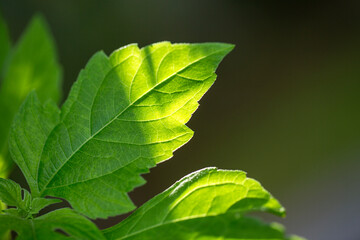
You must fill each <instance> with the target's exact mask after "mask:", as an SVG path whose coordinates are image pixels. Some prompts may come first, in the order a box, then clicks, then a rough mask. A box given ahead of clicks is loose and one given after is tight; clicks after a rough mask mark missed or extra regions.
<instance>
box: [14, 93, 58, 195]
mask: <svg viewBox="0 0 360 240" xmlns="http://www.w3.org/2000/svg"><path fill="white" fill-rule="evenodd" d="M59 114H60V111H59V109H58V108H57V106H56V105H55V104H54V103H52V102H51V101H49V102H47V103H45V104H44V105H42V104H41V103H40V100H39V99H38V97H37V94H36V93H35V92H34V91H33V92H31V93H30V94H29V96H28V97H27V98H26V99H25V101H24V103H23V104H22V106H21V107H20V110H19V112H18V113H17V114H16V116H15V119H14V122H13V125H12V127H11V130H10V137H9V150H10V153H11V156H12V159H14V161H15V162H16V164H17V165H18V166H19V168H20V169H21V171H22V172H23V174H24V176H25V178H26V180H27V182H28V184H29V186H30V189H31V192H32V194H33V196H37V195H38V191H39V190H38V185H37V180H36V178H37V168H38V165H39V162H40V156H41V151H42V148H43V146H44V144H45V141H46V139H47V137H48V135H49V133H50V132H51V130H52V129H53V128H54V127H55V125H56V124H57V123H58V122H59V118H60V117H59Z"/></svg>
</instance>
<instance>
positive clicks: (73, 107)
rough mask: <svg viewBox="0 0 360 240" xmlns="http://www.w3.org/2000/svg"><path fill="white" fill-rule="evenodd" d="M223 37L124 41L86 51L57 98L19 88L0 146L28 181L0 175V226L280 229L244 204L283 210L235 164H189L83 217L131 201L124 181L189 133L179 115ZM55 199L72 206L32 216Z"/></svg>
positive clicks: (207, 74)
mask: <svg viewBox="0 0 360 240" xmlns="http://www.w3.org/2000/svg"><path fill="white" fill-rule="evenodd" d="M232 49H233V45H230V44H224V43H203V44H171V43H169V42H160V43H156V44H153V45H150V46H147V47H144V48H141V49H139V48H138V46H137V45H136V44H131V45H128V46H125V47H123V48H120V49H118V50H116V51H115V52H113V53H112V54H111V55H110V56H109V57H108V56H107V55H106V54H105V53H103V52H98V53H96V54H95V55H94V56H93V57H92V58H91V59H90V60H89V62H88V64H87V65H86V67H85V68H84V69H83V70H82V71H81V72H80V74H79V77H78V79H77V81H76V82H75V84H74V86H73V87H72V89H71V92H70V94H69V97H68V99H67V100H66V101H65V103H64V104H63V106H62V107H61V110H59V109H58V108H57V106H56V104H54V103H53V102H51V101H49V102H46V103H45V104H43V103H41V101H40V100H39V98H38V96H37V94H36V92H32V93H30V95H29V96H28V97H27V98H26V100H25V102H24V103H23V104H22V106H21V108H20V111H19V112H18V114H17V115H16V117H15V120H14V123H13V125H12V128H11V133H10V139H9V147H10V152H11V155H12V157H13V159H14V161H15V162H16V164H17V165H18V166H19V168H20V169H21V171H22V172H23V174H24V176H25V178H26V180H27V182H28V184H29V186H30V191H31V193H30V192H28V191H27V190H25V189H22V188H21V187H20V186H19V185H18V184H17V183H15V182H13V181H11V180H5V179H2V180H1V182H0V199H1V200H2V201H4V202H5V203H6V204H7V205H9V206H13V207H14V208H11V209H8V210H5V211H3V213H2V214H1V215H0V221H1V223H2V224H0V232H6V231H15V232H16V233H17V234H18V238H19V239H67V238H70V237H71V238H73V239H129V240H130V239H244V240H245V239H278V240H281V239H290V238H288V237H286V235H285V233H284V230H283V228H282V227H280V226H279V225H278V224H265V223H262V222H261V221H259V220H256V219H254V218H251V217H248V216H246V214H247V213H249V212H253V211H263V212H269V213H273V214H275V215H279V216H284V215H285V210H284V208H283V207H282V206H281V205H280V203H279V202H278V201H277V200H276V199H275V198H273V197H272V196H271V194H270V193H269V192H267V191H266V190H265V189H264V188H263V187H262V186H261V185H260V184H259V183H258V182H257V181H255V180H253V179H250V178H247V177H246V175H245V173H244V172H242V171H231V170H218V169H216V168H205V169H202V170H199V171H197V172H194V173H191V174H190V175H188V176H186V177H184V178H183V179H181V180H179V181H178V182H176V183H175V184H174V185H173V186H171V187H170V188H169V189H167V190H166V191H164V192H163V193H161V194H159V195H158V196H156V197H155V198H153V199H152V200H150V201H149V202H147V203H146V204H144V205H143V206H142V207H140V208H138V209H137V210H135V211H134V212H133V214H131V215H130V216H129V217H128V218H127V219H126V220H124V221H122V222H121V223H119V224H117V225H115V226H113V227H111V228H109V229H105V230H103V231H100V230H99V229H97V228H96V226H95V225H94V224H93V223H92V222H91V221H90V220H89V219H88V218H90V219H96V218H107V217H110V216H115V215H119V214H124V213H128V212H130V211H132V210H134V209H135V206H134V204H133V203H132V201H131V200H130V198H129V196H128V192H130V191H132V190H133V189H134V188H135V187H138V186H140V185H142V184H144V183H145V181H144V179H143V178H142V177H141V174H143V173H146V172H148V171H149V168H151V167H154V166H155V165H156V164H158V163H161V162H163V161H165V160H167V159H169V158H170V157H171V156H172V154H173V151H175V150H176V149H177V148H179V147H181V146H182V145H183V144H185V143H186V142H188V141H189V140H190V138H191V137H192V135H193V132H192V130H190V129H189V128H188V127H187V126H186V125H185V124H186V123H187V122H188V121H189V119H190V117H191V115H192V114H193V112H194V111H195V110H196V109H197V107H198V101H199V100H200V98H201V97H202V96H203V94H204V93H205V92H206V91H207V90H208V89H209V88H210V87H211V85H212V84H213V83H214V81H215V78H216V74H215V70H216V68H217V66H218V64H219V63H220V61H221V60H222V59H223V58H224V57H225V55H227V54H228V53H229V52H230V51H231V50H232ZM49 197H53V198H49ZM54 197H55V199H54ZM59 199H61V200H60V201H62V200H66V201H68V202H69V203H70V205H71V206H72V208H73V209H69V208H63V209H59V210H56V211H53V212H50V213H47V214H45V215H42V216H40V217H37V214H38V212H39V211H40V210H41V209H43V208H44V207H46V206H49V205H50V204H53V203H56V202H58V201H59ZM291 239H296V237H291Z"/></svg>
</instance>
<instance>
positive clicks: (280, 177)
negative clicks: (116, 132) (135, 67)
mask: <svg viewBox="0 0 360 240" xmlns="http://www.w3.org/2000/svg"><path fill="white" fill-rule="evenodd" d="M0 9H1V12H2V14H3V15H4V18H5V20H6V21H7V23H8V27H9V30H10V34H11V36H12V39H13V40H16V39H18V37H19V36H20V34H21V32H22V31H23V30H24V28H25V26H26V24H27V23H28V22H29V20H30V18H31V17H32V15H33V14H34V13H37V12H40V13H42V14H43V15H44V16H45V18H46V19H47V20H48V22H49V25H50V28H51V30H52V33H53V35H54V38H55V41H56V44H57V46H58V52H59V58H60V63H61V64H62V66H63V71H64V80H65V83H64V93H65V94H66V95H67V93H68V91H69V89H70V86H71V85H72V83H73V82H74V81H75V80H76V77H77V74H78V73H79V71H80V69H81V68H82V67H84V66H85V64H86V62H87V60H88V59H89V58H90V56H91V55H92V54H93V53H95V52H96V51H98V50H104V51H105V52H106V53H108V54H109V53H111V52H112V51H113V50H115V49H117V48H119V47H120V46H123V45H126V44H129V43H133V42H137V43H139V45H140V46H145V45H147V44H150V43H153V42H157V41H162V40H169V41H171V42H207V41H220V42H228V43H234V44H236V48H235V50H234V51H233V52H232V53H231V54H230V55H229V56H228V57H227V58H226V59H225V60H224V61H223V62H222V63H221V65H220V67H219V69H218V71H217V73H218V76H219V77H218V80H217V82H216V83H215V85H214V86H213V87H212V89H211V90H210V92H209V93H208V94H207V95H205V97H204V98H203V99H202V100H201V102H200V104H201V105H200V108H199V109H198V111H197V112H196V113H195V114H194V116H193V118H192V120H191V121H190V123H189V126H190V127H191V128H192V129H193V130H194V131H195V136H194V138H193V139H192V140H191V141H190V142H189V143H188V144H187V145H185V146H184V147H183V148H181V149H180V150H178V151H177V152H176V153H175V155H174V157H173V158H172V159H171V160H169V161H167V162H165V163H162V164H161V165H159V166H158V167H156V168H154V169H152V170H151V172H150V173H149V174H147V175H145V178H146V179H147V180H148V183H147V184H146V185H144V186H143V187H141V188H138V189H136V190H135V191H134V192H133V193H131V196H132V198H133V199H134V201H135V202H136V204H137V205H140V204H142V203H144V202H145V201H146V200H148V199H150V198H151V197H152V196H154V195H156V194H157V193H159V192H161V191H163V190H164V189H165V188H167V187H168V186H170V185H171V184H172V183H173V182H175V181H176V180H178V179H179V178H181V177H182V176H184V175H186V174H188V173H190V172H191V171H194V170H197V169H199V168H202V167H206V166H217V167H219V168H227V169H242V170H244V171H247V172H248V175H249V176H250V177H253V178H255V179H257V180H259V181H261V182H262V183H263V185H264V186H265V187H266V188H267V189H268V190H269V191H270V192H272V193H273V194H274V196H275V197H277V198H279V199H280V201H281V202H282V203H283V204H284V205H285V207H286V208H287V210H288V217H287V218H286V219H284V220H280V221H281V222H283V223H284V224H285V226H286V227H287V229H288V232H290V233H296V234H299V235H302V236H304V237H307V238H309V239H314V240H315V239H317V240H339V239H341V240H358V239H360V228H359V226H360V205H359V202H360V174H359V171H360V161H359V157H360V44H359V42H360V14H359V12H360V2H359V1H337V2H331V1H328V2H326V3H321V2H317V3H315V2H311V1H289V2H286V1H265V0H264V1H239V0H232V1H231V0H218V1H215V0H207V1H205V0H198V1H194V0H192V1H190V0H183V1H165V0H153V1H146V0H143V1H139V0H131V1H130V0H129V1H121V0H87V1H85V0H77V1H74V0H62V1H51V0H42V1H40V0H37V1H36V0H32V1H30V0H0ZM66 95H65V96H66ZM0 117H1V116H0ZM11 177H12V178H13V179H17V180H19V179H21V173H20V172H19V171H18V170H16V171H14V172H13V174H12V175H11ZM119 219H121V217H120V218H113V219H109V220H104V221H98V224H99V225H100V226H101V227H105V226H110V225H112V224H113V223H114V222H116V221H118V220H119ZM271 220H278V219H272V218H271Z"/></svg>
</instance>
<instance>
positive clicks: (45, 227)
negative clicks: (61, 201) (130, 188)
mask: <svg viewBox="0 0 360 240" xmlns="http://www.w3.org/2000/svg"><path fill="white" fill-rule="evenodd" d="M0 222H1V224H0V233H5V232H7V231H15V232H16V233H17V235H18V239H22V240H25V239H26V240H27V239H29V240H31V239H38V240H48V239H55V240H56V239H69V238H71V239H87V240H92V239H93V240H103V239H105V238H104V236H103V235H102V233H101V231H100V230H99V229H98V228H97V227H96V225H95V224H93V223H92V222H91V221H89V220H88V219H86V218H85V217H83V216H81V215H79V214H76V213H75V212H74V211H72V210H71V209H68V208H63V209H60V210H56V211H53V212H50V213H48V214H46V215H43V216H41V217H38V218H35V219H23V218H19V217H16V216H13V215H0Z"/></svg>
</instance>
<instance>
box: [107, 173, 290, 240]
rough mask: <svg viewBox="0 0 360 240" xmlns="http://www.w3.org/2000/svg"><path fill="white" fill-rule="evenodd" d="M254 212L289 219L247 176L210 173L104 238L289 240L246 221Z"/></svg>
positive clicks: (189, 179)
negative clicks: (246, 215)
mask: <svg viewBox="0 0 360 240" xmlns="http://www.w3.org/2000/svg"><path fill="white" fill-rule="evenodd" d="M269 203H270V204H269ZM249 211H265V212H271V213H277V214H278V215H280V216H283V215H284V213H285V210H284V209H283V207H282V206H281V205H280V204H279V202H278V201H277V200H276V199H274V198H273V197H272V196H271V195H270V193H269V192H267V191H266V190H265V189H264V188H263V187H262V186H261V185H260V184H259V183H258V182H257V181H255V180H253V179H249V178H246V175H245V173H244V172H242V171H229V170H217V169H216V168H205V169H202V170H199V171H197V172H194V173H192V174H189V175H188V176H186V177H184V178H182V179H181V180H179V181H178V182H176V183H175V184H174V185H173V186H171V187H170V188H168V189H167V190H165V191H164V192H163V193H161V194H159V195H157V196H156V197H154V198H153V199H151V200H150V201H148V202H147V203H145V204H144V205H143V206H141V207H140V208H138V209H137V210H136V211H135V212H134V213H133V214H132V215H130V216H129V217H128V218H127V219H125V220H124V221H123V222H121V223H119V224H118V225H116V226H114V227H111V228H109V229H106V230H104V234H105V236H106V237H107V238H108V239H127V240H136V239H148V240H152V239H179V240H182V239H184V240H185V239H219V238H221V239H239V240H240V239H250V238H251V239H284V240H285V239H287V238H286V237H285V234H284V231H283V229H281V228H279V227H277V226H274V225H268V224H264V223H261V222H259V221H257V220H253V219H251V218H248V217H244V214H245V213H247V212H249Z"/></svg>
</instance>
